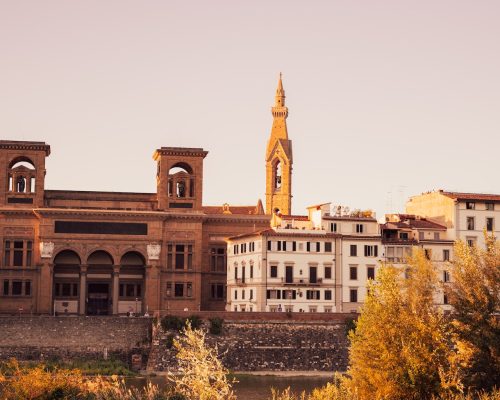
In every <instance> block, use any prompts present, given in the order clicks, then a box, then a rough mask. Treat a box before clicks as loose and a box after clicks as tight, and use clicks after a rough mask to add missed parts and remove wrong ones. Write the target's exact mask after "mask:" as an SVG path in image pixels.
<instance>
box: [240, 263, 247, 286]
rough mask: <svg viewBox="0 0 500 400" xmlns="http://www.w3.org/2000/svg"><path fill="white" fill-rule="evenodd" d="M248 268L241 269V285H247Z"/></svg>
mask: <svg viewBox="0 0 500 400" xmlns="http://www.w3.org/2000/svg"><path fill="white" fill-rule="evenodd" d="M245 272H246V267H245V266H243V267H241V283H245V277H246V273H245Z"/></svg>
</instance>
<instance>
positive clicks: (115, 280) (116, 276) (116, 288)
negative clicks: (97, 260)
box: [112, 265, 120, 315]
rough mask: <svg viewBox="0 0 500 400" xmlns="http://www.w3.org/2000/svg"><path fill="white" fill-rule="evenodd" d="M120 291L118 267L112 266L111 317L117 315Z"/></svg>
mask: <svg viewBox="0 0 500 400" xmlns="http://www.w3.org/2000/svg"><path fill="white" fill-rule="evenodd" d="M119 289H120V266H119V265H113V300H112V301H113V315H116V314H118V301H119V294H120V292H119Z"/></svg>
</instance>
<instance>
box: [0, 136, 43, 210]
mask: <svg viewBox="0 0 500 400" xmlns="http://www.w3.org/2000/svg"><path fill="white" fill-rule="evenodd" d="M0 150H2V151H1V157H0V176H2V178H3V179H1V180H2V182H3V186H2V188H3V190H0V206H9V207H16V208H17V207H31V208H33V207H42V206H43V205H44V181H45V157H47V156H48V155H49V154H50V146H49V145H47V144H45V143H43V142H20V141H15V140H0Z"/></svg>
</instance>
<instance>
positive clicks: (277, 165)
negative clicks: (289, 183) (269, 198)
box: [273, 160, 283, 192]
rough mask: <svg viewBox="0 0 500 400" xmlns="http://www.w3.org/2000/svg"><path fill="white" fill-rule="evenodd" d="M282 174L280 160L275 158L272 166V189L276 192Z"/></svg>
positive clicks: (279, 187) (279, 188)
mask: <svg viewBox="0 0 500 400" xmlns="http://www.w3.org/2000/svg"><path fill="white" fill-rule="evenodd" d="M282 174H283V171H282V168H281V161H280V160H277V161H276V163H275V164H274V168H273V176H274V190H275V191H276V192H279V191H280V190H281V181H282Z"/></svg>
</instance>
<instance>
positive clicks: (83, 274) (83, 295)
mask: <svg viewBox="0 0 500 400" xmlns="http://www.w3.org/2000/svg"><path fill="white" fill-rule="evenodd" d="M86 300H87V266H86V265H81V266H80V301H79V302H78V309H79V310H78V311H79V314H80V315H85V308H86V307H85V306H86V305H87V301H86Z"/></svg>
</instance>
